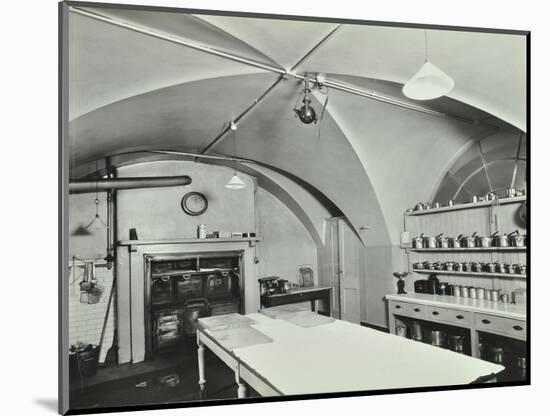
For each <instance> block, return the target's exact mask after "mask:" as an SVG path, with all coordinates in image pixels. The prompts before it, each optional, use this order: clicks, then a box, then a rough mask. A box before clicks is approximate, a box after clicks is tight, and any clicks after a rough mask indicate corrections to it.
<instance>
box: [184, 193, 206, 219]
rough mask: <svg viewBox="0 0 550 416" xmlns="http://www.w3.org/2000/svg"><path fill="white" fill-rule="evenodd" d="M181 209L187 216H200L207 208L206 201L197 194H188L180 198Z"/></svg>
mask: <svg viewBox="0 0 550 416" xmlns="http://www.w3.org/2000/svg"><path fill="white" fill-rule="evenodd" d="M181 207H182V209H183V210H184V211H185V212H186V213H187V214H189V215H201V214H204V213H205V212H206V209H207V208H208V200H207V199H206V197H205V196H204V195H203V194H201V193H199V192H189V193H188V194H185V195H184V197H183V198H182V200H181Z"/></svg>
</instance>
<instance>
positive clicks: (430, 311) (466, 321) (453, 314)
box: [426, 306, 472, 327]
mask: <svg viewBox="0 0 550 416" xmlns="http://www.w3.org/2000/svg"><path fill="white" fill-rule="evenodd" d="M426 319H428V320H430V321H434V322H444V323H447V324H450V325H456V326H465V327H469V326H470V325H471V324H472V313H471V312H468V311H461V310H458V309H448V308H440V307H437V306H428V307H427V316H426Z"/></svg>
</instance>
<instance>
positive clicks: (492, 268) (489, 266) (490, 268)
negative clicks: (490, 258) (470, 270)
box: [485, 263, 497, 273]
mask: <svg viewBox="0 0 550 416" xmlns="http://www.w3.org/2000/svg"><path fill="white" fill-rule="evenodd" d="M485 267H486V270H487V271H488V272H489V273H494V272H495V270H496V267H497V263H487V264H486V265H485Z"/></svg>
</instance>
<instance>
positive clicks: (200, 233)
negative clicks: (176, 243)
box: [197, 224, 206, 238]
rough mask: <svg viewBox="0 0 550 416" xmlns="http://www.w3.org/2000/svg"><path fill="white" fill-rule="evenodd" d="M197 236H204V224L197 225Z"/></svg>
mask: <svg viewBox="0 0 550 416" xmlns="http://www.w3.org/2000/svg"><path fill="white" fill-rule="evenodd" d="M197 236H198V237H199V238H206V225H204V224H199V226H198V227H197Z"/></svg>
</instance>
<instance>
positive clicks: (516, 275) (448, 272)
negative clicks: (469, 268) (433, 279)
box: [412, 269, 527, 279]
mask: <svg viewBox="0 0 550 416" xmlns="http://www.w3.org/2000/svg"><path fill="white" fill-rule="evenodd" d="M412 271H413V272H415V273H422V274H445V275H453V276H469V277H507V278H509V279H527V275H526V274H519V273H489V272H457V271H454V270H453V271H451V270H418V269H413V270H412Z"/></svg>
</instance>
